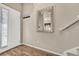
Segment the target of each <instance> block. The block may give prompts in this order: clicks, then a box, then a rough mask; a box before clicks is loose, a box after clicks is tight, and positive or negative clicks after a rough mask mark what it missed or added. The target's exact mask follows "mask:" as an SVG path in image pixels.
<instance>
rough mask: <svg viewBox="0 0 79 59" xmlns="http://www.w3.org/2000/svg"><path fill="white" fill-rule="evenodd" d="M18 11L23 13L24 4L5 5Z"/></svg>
mask: <svg viewBox="0 0 79 59" xmlns="http://www.w3.org/2000/svg"><path fill="white" fill-rule="evenodd" d="M3 4H5V5H7V6H9V7H11V8H13V9H15V10H17V11H20V12H21V8H22V4H21V3H3Z"/></svg>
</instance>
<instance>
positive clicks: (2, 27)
mask: <svg viewBox="0 0 79 59" xmlns="http://www.w3.org/2000/svg"><path fill="white" fill-rule="evenodd" d="M7 22H8V10H7V9H4V8H0V47H6V46H7V36H8V34H7V29H8V28H7V26H8V23H7Z"/></svg>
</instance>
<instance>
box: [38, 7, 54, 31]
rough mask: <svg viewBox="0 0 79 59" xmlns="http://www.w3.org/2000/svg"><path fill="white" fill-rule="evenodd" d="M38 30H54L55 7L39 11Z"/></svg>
mask: <svg viewBox="0 0 79 59" xmlns="http://www.w3.org/2000/svg"><path fill="white" fill-rule="evenodd" d="M37 31H41V32H54V21H53V7H48V8H44V9H42V10H39V11H38V12H37Z"/></svg>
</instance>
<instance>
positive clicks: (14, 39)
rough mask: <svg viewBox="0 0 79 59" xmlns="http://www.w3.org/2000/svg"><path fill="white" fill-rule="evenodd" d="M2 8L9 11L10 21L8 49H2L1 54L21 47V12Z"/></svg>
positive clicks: (0, 5)
mask: <svg viewBox="0 0 79 59" xmlns="http://www.w3.org/2000/svg"><path fill="white" fill-rule="evenodd" d="M0 7H2V8H6V9H8V10H9V20H8V47H6V48H1V49H0V53H1V52H3V51H6V50H8V49H10V48H13V47H15V46H17V45H20V12H18V11H16V10H14V9H12V8H10V7H8V6H5V5H3V4H0Z"/></svg>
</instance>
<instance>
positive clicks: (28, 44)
mask: <svg viewBox="0 0 79 59" xmlns="http://www.w3.org/2000/svg"><path fill="white" fill-rule="evenodd" d="M22 44H23V45H27V46H30V47H33V48H36V49H39V50H42V51H46V52H49V53H53V54H56V55H59V56H63V54H60V53H57V52H54V51H50V50H47V49H44V48H40V47H37V46H33V45H31V44H24V43H22Z"/></svg>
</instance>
